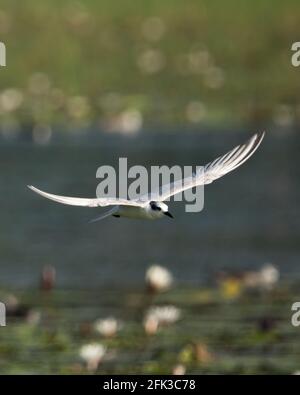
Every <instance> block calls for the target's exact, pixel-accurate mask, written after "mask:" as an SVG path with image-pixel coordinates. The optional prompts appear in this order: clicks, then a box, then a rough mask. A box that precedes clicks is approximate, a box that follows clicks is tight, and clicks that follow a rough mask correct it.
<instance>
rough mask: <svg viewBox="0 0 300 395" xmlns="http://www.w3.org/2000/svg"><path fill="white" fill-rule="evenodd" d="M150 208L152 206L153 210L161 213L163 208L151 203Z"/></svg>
mask: <svg viewBox="0 0 300 395" xmlns="http://www.w3.org/2000/svg"><path fill="white" fill-rule="evenodd" d="M150 206H151V208H152V210H157V211H161V208H160V207H158V206H157V204H156V203H155V202H150Z"/></svg>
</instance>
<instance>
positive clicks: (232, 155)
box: [141, 132, 265, 201]
mask: <svg viewBox="0 0 300 395" xmlns="http://www.w3.org/2000/svg"><path fill="white" fill-rule="evenodd" d="M264 136H265V132H261V133H256V134H255V135H254V136H252V137H251V138H250V139H249V140H248V141H247V142H246V143H245V144H241V145H239V146H237V147H235V148H234V149H233V150H231V151H230V152H228V153H227V154H225V155H223V156H220V157H218V158H217V159H215V160H214V161H213V162H210V163H208V164H207V165H206V166H204V167H201V168H200V169H199V170H198V171H197V172H196V174H194V175H192V176H190V177H186V178H184V179H182V180H177V181H175V182H173V183H171V184H165V185H163V186H162V187H161V188H160V190H159V191H158V192H154V193H151V195H150V196H149V197H148V199H149V200H154V201H164V200H166V199H168V198H169V197H171V196H173V195H176V194H177V193H180V192H183V191H185V190H187V189H190V188H193V187H197V186H199V185H205V184H210V183H212V182H213V181H214V180H216V179H218V178H220V177H223V176H224V175H225V174H227V173H229V172H231V171H233V170H234V169H236V168H237V167H239V166H241V165H242V164H243V163H244V162H245V161H246V160H248V159H249V158H250V156H252V155H253V154H254V152H255V151H256V150H257V148H258V147H259V145H260V143H261V142H262V140H263V138H264ZM141 200H143V198H141Z"/></svg>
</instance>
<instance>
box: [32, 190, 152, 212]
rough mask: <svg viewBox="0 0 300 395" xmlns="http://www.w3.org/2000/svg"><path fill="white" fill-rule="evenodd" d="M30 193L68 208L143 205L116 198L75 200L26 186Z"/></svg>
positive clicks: (75, 198) (74, 198)
mask: <svg viewBox="0 0 300 395" xmlns="http://www.w3.org/2000/svg"><path fill="white" fill-rule="evenodd" d="M28 188H30V189H31V190H32V191H34V192H36V193H38V194H39V195H41V196H43V197H45V198H47V199H50V200H54V201H55V202H58V203H62V204H68V205H70V206H82V207H105V206H136V207H141V206H143V205H144V204H145V203H144V202H143V203H139V202H137V201H134V200H126V199H117V198H94V199H86V198H77V197H69V196H59V195H53V194H52V193H47V192H44V191H41V190H40V189H37V188H35V187H34V186H32V185H28Z"/></svg>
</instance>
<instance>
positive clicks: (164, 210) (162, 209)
mask: <svg viewBox="0 0 300 395" xmlns="http://www.w3.org/2000/svg"><path fill="white" fill-rule="evenodd" d="M149 204H150V208H151V212H152V213H153V214H154V213H155V214H157V216H159V217H162V216H163V215H167V216H168V217H170V218H173V215H172V214H171V213H170V212H169V208H168V206H167V205H166V203H163V202H155V201H151V202H150V203H149Z"/></svg>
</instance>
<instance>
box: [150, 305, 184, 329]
mask: <svg viewBox="0 0 300 395" xmlns="http://www.w3.org/2000/svg"><path fill="white" fill-rule="evenodd" d="M180 316H181V311H180V310H179V309H178V308H177V307H175V306H159V307H151V308H150V309H149V310H148V312H147V314H146V317H145V320H144V328H145V330H146V332H147V328H149V327H151V328H154V327H155V325H156V329H157V328H158V327H159V326H163V325H171V324H174V323H175V322H176V321H178V320H179V318H180ZM150 323H151V325H150ZM155 332H156V330H155V331H153V333H155Z"/></svg>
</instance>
